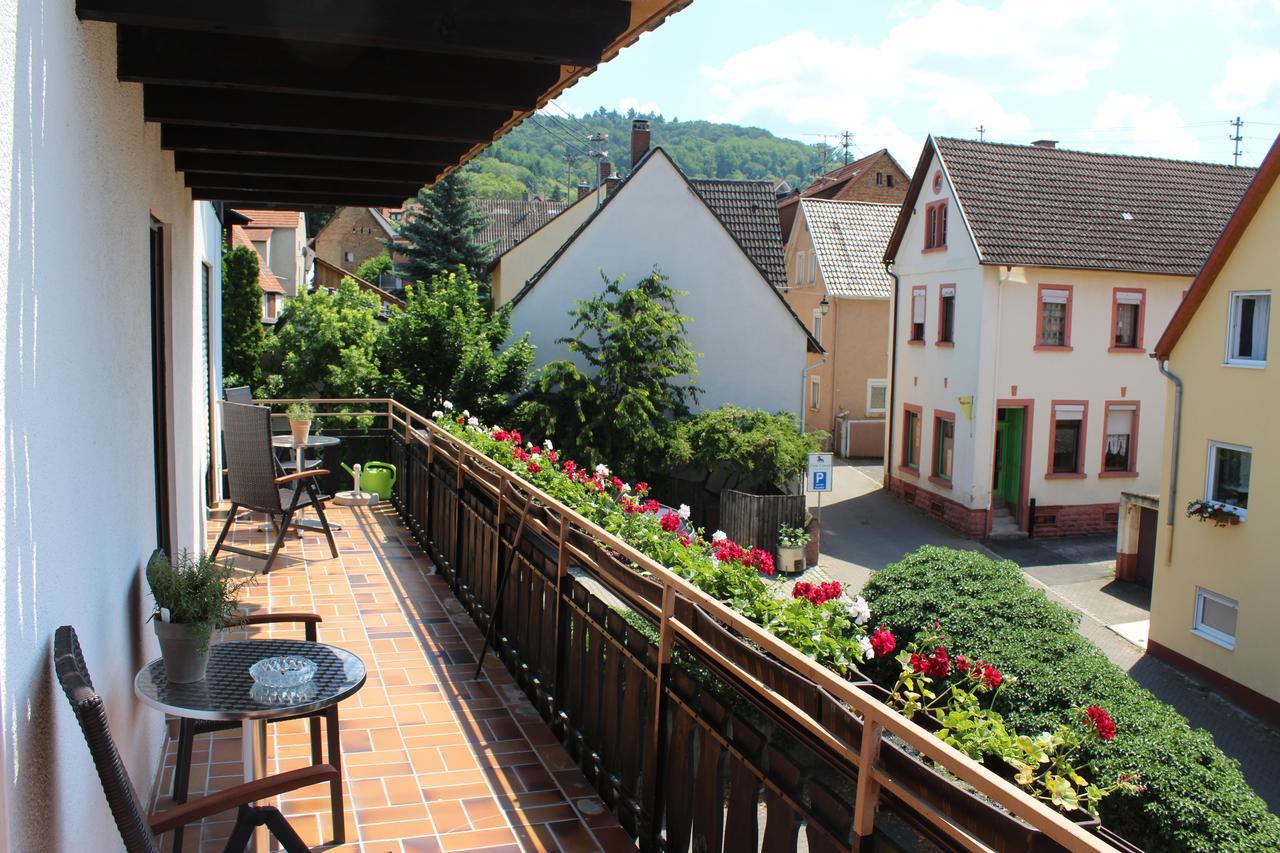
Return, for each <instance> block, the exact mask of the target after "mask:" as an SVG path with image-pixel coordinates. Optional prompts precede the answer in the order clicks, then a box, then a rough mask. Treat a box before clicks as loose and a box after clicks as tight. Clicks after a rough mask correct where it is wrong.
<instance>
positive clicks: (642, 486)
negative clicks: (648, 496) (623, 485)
mask: <svg viewBox="0 0 1280 853" xmlns="http://www.w3.org/2000/svg"><path fill="white" fill-rule="evenodd" d="M632 491H634V492H635V493H636V494H637V495H643V494H644V493H645V492H647V491H649V484H648V483H636V484H635V486H634V487H633V488H632Z"/></svg>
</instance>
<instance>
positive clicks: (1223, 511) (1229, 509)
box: [1187, 500, 1247, 527]
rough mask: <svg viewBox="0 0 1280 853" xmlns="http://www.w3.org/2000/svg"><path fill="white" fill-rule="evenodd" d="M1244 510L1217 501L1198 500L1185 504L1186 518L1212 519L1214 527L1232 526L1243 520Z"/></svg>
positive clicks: (1244, 516)
mask: <svg viewBox="0 0 1280 853" xmlns="http://www.w3.org/2000/svg"><path fill="white" fill-rule="evenodd" d="M1245 513H1246V511H1245V510H1243V509H1241V508H1239V507H1236V506H1232V505H1231V504H1224V503H1219V502H1218V501H1210V500H1198V501H1191V502H1190V503H1188V504H1187V518H1198V519H1200V520H1201V521H1212V522H1213V526H1214V527H1232V526H1234V525H1237V524H1239V523H1240V522H1242V521H1244V520H1245V518H1246V517H1247V516H1246V514H1245Z"/></svg>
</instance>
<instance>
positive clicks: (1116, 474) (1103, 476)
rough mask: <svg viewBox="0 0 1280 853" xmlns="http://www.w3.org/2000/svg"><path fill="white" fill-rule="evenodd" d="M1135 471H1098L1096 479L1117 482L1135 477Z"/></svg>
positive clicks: (1136, 474) (1136, 473)
mask: <svg viewBox="0 0 1280 853" xmlns="http://www.w3.org/2000/svg"><path fill="white" fill-rule="evenodd" d="M1137 476H1138V472H1137V471H1099V472H1098V479H1100V480H1118V479H1125V478H1133V477H1137Z"/></svg>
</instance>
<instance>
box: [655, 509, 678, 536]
mask: <svg viewBox="0 0 1280 853" xmlns="http://www.w3.org/2000/svg"><path fill="white" fill-rule="evenodd" d="M658 523H659V524H661V525H662V529H663V530H665V531H667V532H668V533H669V532H671V531H672V530H676V529H678V528H679V527H680V516H678V515H676V514H675V513H674V512H671V511H670V510H668V511H667V513H666V515H664V516H662V518H661V520H659V522H658Z"/></svg>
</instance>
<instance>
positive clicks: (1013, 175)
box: [886, 136, 1254, 276]
mask: <svg viewBox="0 0 1280 853" xmlns="http://www.w3.org/2000/svg"><path fill="white" fill-rule="evenodd" d="M934 152H936V153H937V155H938V157H939V158H940V160H941V164H942V168H943V169H944V170H945V172H946V174H947V176H948V178H949V179H950V183H951V186H952V189H953V191H954V193H955V196H956V198H957V200H958V201H959V205H960V211H961V213H962V215H963V216H964V218H965V222H966V224H967V226H968V228H969V231H970V233H971V234H972V235H973V240H974V243H975V244H976V246H977V250H978V257H979V260H980V262H981V263H984V264H1009V265H1018V266H1041V267H1064V268H1069V269H1096V270H1113V271H1126V272H1141V273H1153V274H1156V275H1184V276H1191V275H1195V274H1196V272H1197V271H1198V270H1199V269H1200V266H1201V264H1203V263H1204V259H1205V257H1206V256H1207V255H1208V253H1209V249H1210V247H1212V245H1213V241H1214V240H1215V239H1216V238H1217V236H1218V234H1219V233H1220V232H1221V231H1222V228H1223V226H1224V225H1225V224H1226V222H1227V219H1228V217H1230V216H1231V212H1232V211H1233V210H1235V207H1236V203H1237V202H1239V200H1240V196H1241V195H1243V194H1244V190H1245V187H1246V186H1248V184H1249V180H1250V179H1251V178H1252V177H1253V174H1254V170H1253V169H1249V168H1245V167H1243V166H1225V165H1222V164H1219V163H1194V162H1189V161H1184V160H1166V159H1161V158H1158V157H1134V156H1130V155H1126V154H1099V153H1095V152H1089V151H1070V150H1066V149H1062V148H1047V147H1039V146H1035V145H1009V144H1005V143H1000V142H977V141H974V140H972V139H951V138H947V137H938V138H934V137H932V136H931V137H929V139H928V141H927V142H926V143H925V148H924V151H923V152H922V153H921V155H920V164H919V166H917V168H916V172H915V175H914V176H913V177H912V180H911V186H910V188H909V189H908V191H907V199H906V201H905V202H904V203H903V206H902V213H901V215H900V216H899V219H898V222H897V225H896V226H895V228H894V234H893V238H892V240H891V241H890V243H889V247H888V249H887V251H886V258H889V259H892V258H893V257H894V256H895V255H896V254H897V250H898V246H899V244H900V243H901V241H902V237H903V234H904V233H905V232H906V226H907V223H908V221H909V219H910V216H911V213H912V210H913V209H914V207H915V203H916V200H917V199H918V198H919V195H920V191H921V187H922V186H923V185H924V183H925V182H926V181H927V180H929V179H930V175H928V174H925V172H926V170H928V169H929V164H930V162H931V160H932V159H933V158H932V155H933V153H934Z"/></svg>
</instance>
